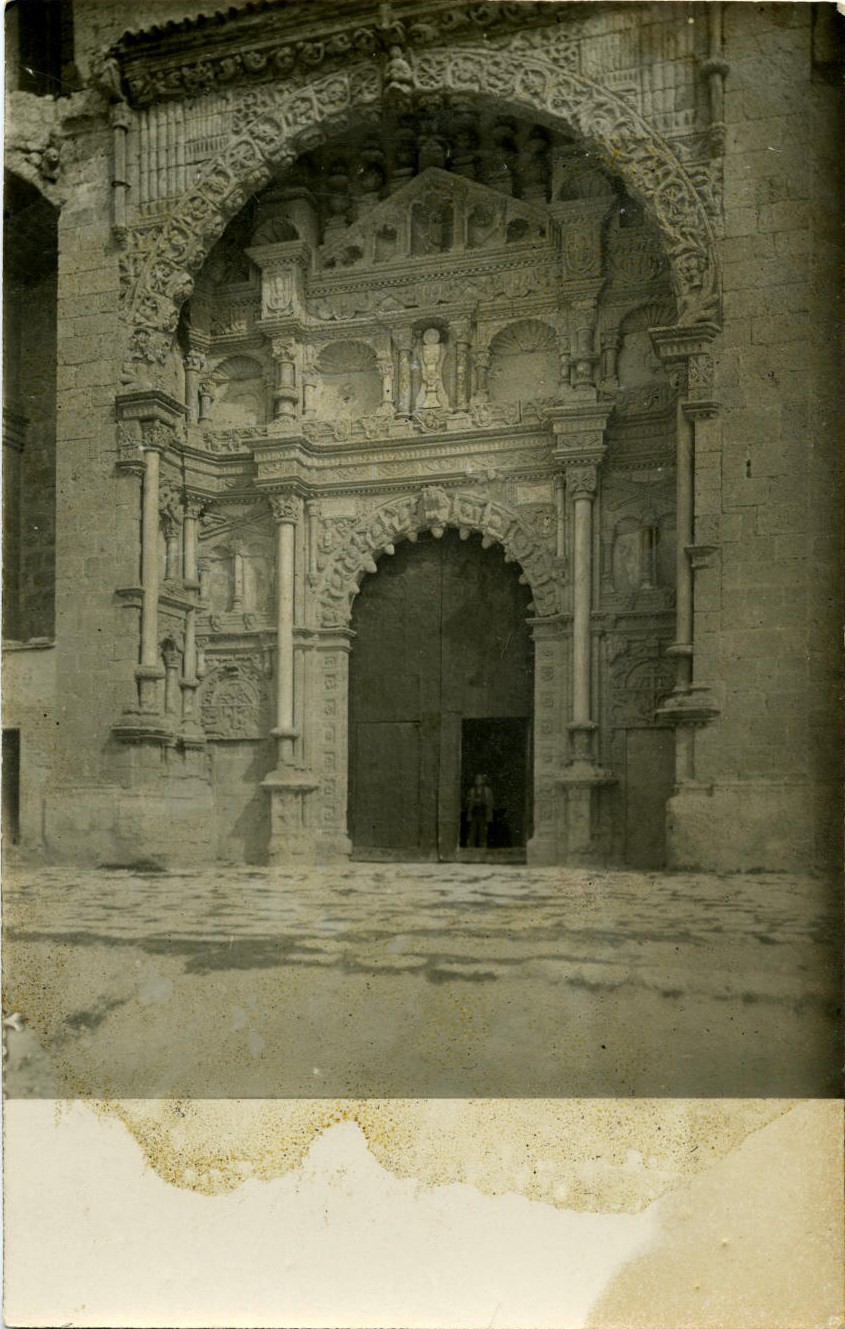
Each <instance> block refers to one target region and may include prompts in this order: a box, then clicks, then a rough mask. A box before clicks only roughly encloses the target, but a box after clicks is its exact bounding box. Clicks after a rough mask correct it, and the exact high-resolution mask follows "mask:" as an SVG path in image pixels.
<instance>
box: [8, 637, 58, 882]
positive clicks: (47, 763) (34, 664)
mask: <svg viewBox="0 0 845 1329" xmlns="http://www.w3.org/2000/svg"><path fill="white" fill-rule="evenodd" d="M3 728H4V729H17V730H19V731H20V780H19V796H20V825H19V832H20V849H21V852H22V853H24V854H25V855H31V854H33V853H36V854H37V853H39V852H40V851H41V850H42V848H43V843H44V816H45V807H46V800H47V789H48V785H49V781H50V776H51V772H52V769H53V766H54V763H55V757H56V752H57V749H58V746H59V739H58V737H57V732H56V652H55V649H54V648H52V647H50V646H48V645H44V646H37V647H25V646H18V647H11V648H10V649H7V650H6V651H5V652H4V659H3ZM7 830H8V828H4V836H5V835H6V833H7Z"/></svg>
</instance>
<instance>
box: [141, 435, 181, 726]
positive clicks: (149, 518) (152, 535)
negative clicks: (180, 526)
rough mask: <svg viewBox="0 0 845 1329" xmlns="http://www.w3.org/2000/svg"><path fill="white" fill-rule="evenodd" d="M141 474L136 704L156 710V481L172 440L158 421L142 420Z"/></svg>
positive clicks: (158, 572) (158, 668)
mask: <svg viewBox="0 0 845 1329" xmlns="http://www.w3.org/2000/svg"><path fill="white" fill-rule="evenodd" d="M141 429H142V434H141V437H142V447H143V452H144V478H143V487H142V498H141V588H142V598H141V659H140V663H139V666H138V668H137V669H136V671H135V677H136V679H137V681H138V704H139V707H140V710H141V711H142V712H146V713H148V714H150V713H156V712H158V710H159V701H158V685H159V682H160V681H161V679H162V678H163V677H164V670H163V669H162V667H161V663H160V660H159V649H158V594H159V587H160V582H161V569H160V566H159V554H158V535H159V501H160V495H159V485H160V474H161V454H162V452H164V451H165V450H166V449H167V448H168V447H169V446H170V444H171V442H172V438H173V435H172V432H171V430H170V429H169V428H168V427H167V425H164V424H162V423H160V422H156V421H153V422H146V421H145V422H143V423H142V427H141Z"/></svg>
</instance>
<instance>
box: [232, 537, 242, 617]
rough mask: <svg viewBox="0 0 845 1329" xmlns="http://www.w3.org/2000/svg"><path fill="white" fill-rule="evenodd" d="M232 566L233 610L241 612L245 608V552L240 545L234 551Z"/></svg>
mask: <svg viewBox="0 0 845 1329" xmlns="http://www.w3.org/2000/svg"><path fill="white" fill-rule="evenodd" d="M232 564H233V577H232V582H233V586H232V608H233V609H238V610H240V609H243V607H244V551H243V549H242V548H241V547H240V545H236V546H235V548H234V549H233V550H232Z"/></svg>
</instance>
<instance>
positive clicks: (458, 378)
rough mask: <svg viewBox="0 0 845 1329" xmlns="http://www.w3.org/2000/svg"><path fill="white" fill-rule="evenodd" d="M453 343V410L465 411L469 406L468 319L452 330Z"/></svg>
mask: <svg viewBox="0 0 845 1329" xmlns="http://www.w3.org/2000/svg"><path fill="white" fill-rule="evenodd" d="M452 335H453V337H454V341H455V409H456V410H458V411H465V410H466V409H467V407H468V406H469V398H470V376H469V346H470V325H469V319H459V320H458V321H457V322H456V323H455V324H454V325H453V328H452Z"/></svg>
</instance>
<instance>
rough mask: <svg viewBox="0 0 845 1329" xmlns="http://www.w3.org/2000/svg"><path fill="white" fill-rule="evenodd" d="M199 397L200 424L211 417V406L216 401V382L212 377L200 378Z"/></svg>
mask: <svg viewBox="0 0 845 1329" xmlns="http://www.w3.org/2000/svg"><path fill="white" fill-rule="evenodd" d="M199 399H200V401H199V407H200V413H199V420H200V424H203V423H204V422H205V421H206V420H210V419H211V407H212V403H213V402H214V383H213V382H212V380H211V379H210V378H202V379H200V385H199Z"/></svg>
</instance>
